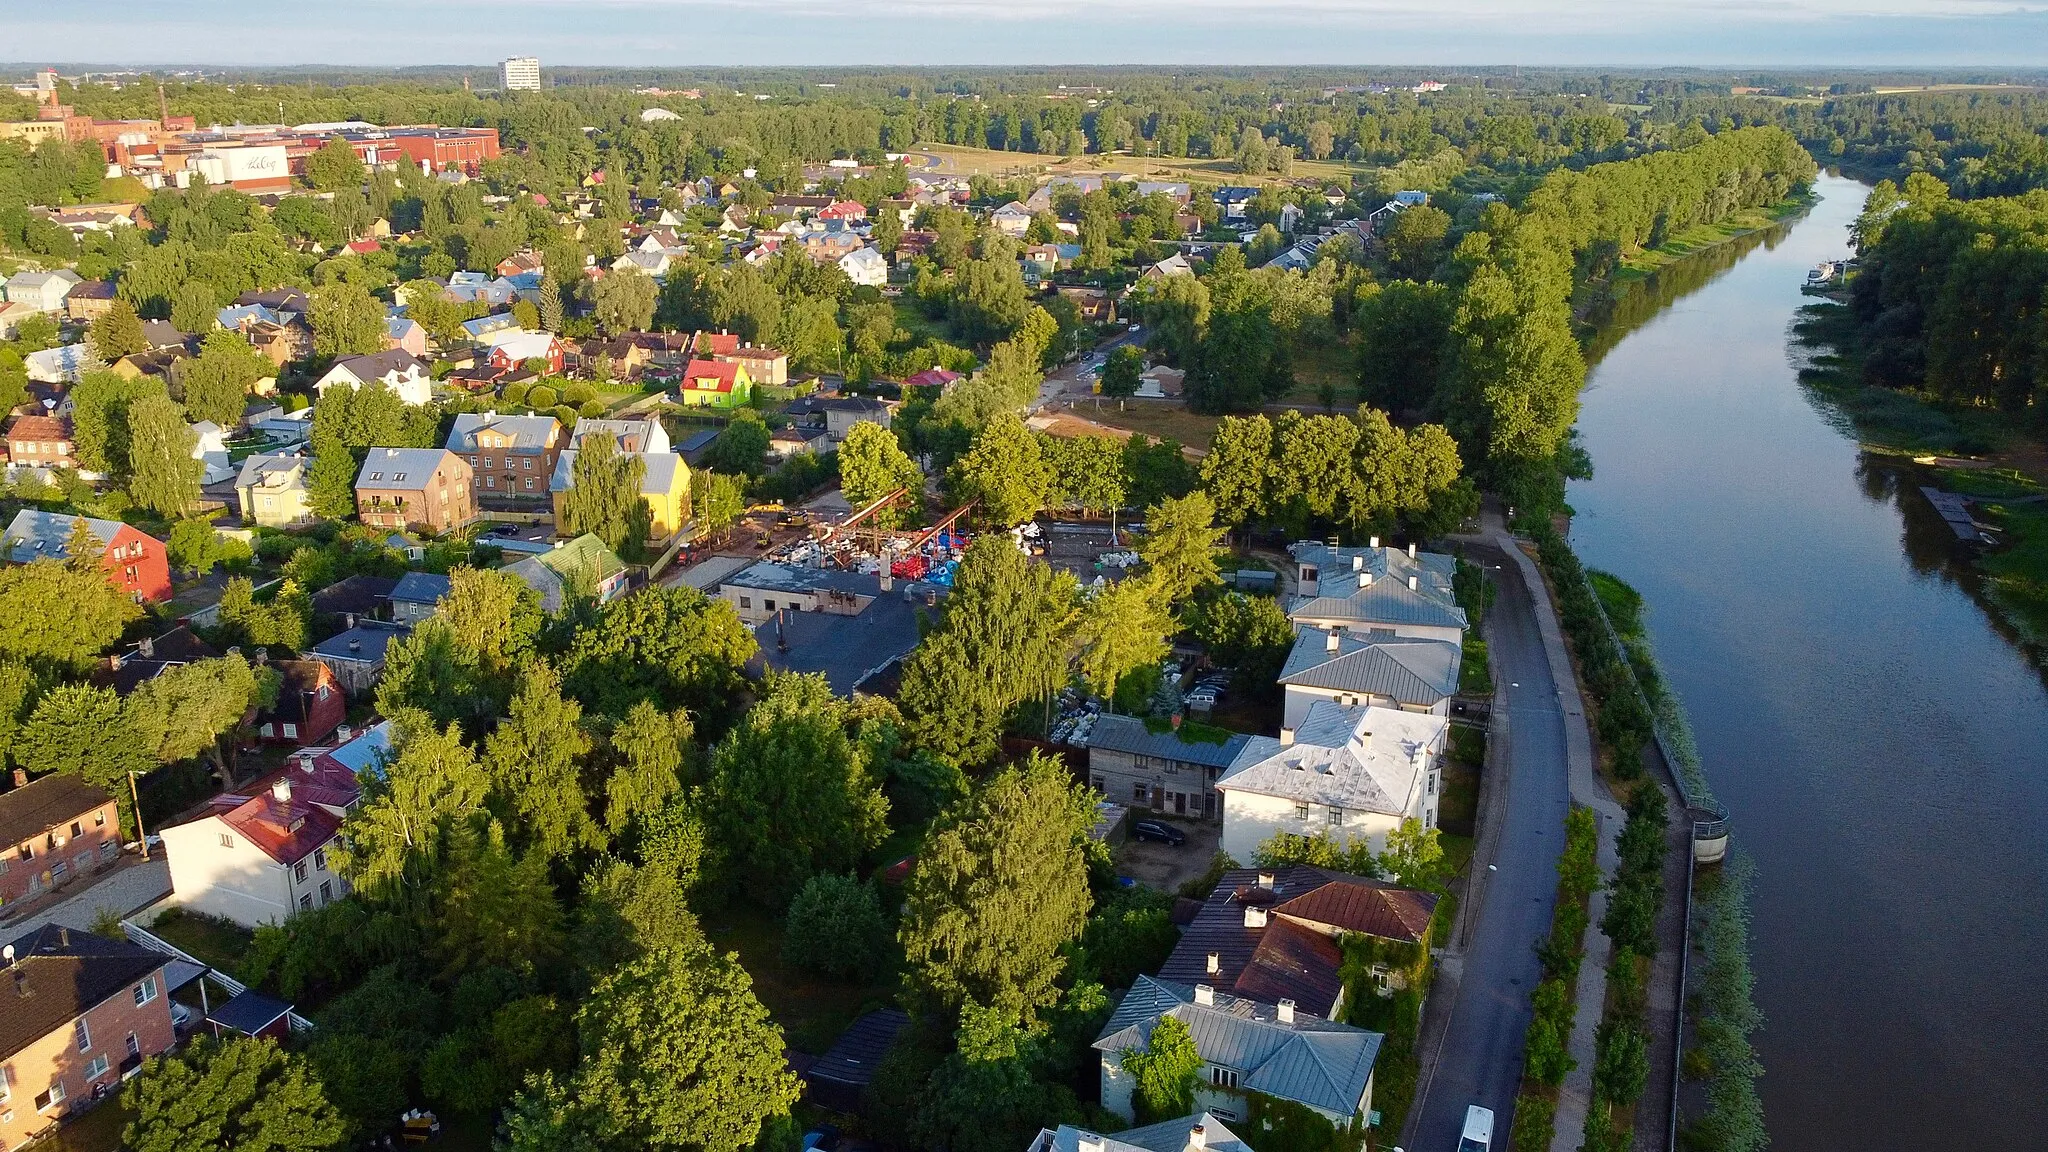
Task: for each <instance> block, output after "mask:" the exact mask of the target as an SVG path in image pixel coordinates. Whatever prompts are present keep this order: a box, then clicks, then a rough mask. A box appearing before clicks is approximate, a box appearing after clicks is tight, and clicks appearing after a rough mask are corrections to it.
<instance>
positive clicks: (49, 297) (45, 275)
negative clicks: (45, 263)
mask: <svg viewBox="0 0 2048 1152" xmlns="http://www.w3.org/2000/svg"><path fill="white" fill-rule="evenodd" d="M84 282H85V281H84V278H83V277H81V276H79V274H78V273H76V272H73V271H72V270H71V269H69V268H59V269H57V270H56V271H55V272H16V273H15V274H14V275H12V276H9V277H8V278H7V286H6V290H7V302H8V303H10V304H26V305H28V306H29V307H31V308H33V309H35V310H36V311H38V312H62V311H63V310H64V297H66V296H69V295H70V294H71V290H72V289H73V288H75V287H77V286H78V285H80V284H82V283H84Z"/></svg>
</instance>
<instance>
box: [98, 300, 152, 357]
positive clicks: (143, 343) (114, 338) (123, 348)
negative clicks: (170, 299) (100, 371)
mask: <svg viewBox="0 0 2048 1152" xmlns="http://www.w3.org/2000/svg"><path fill="white" fill-rule="evenodd" d="M86 343H87V344H88V345H90V346H91V348H92V354H93V357H94V358H95V359H97V360H98V361H99V362H100V363H102V364H112V363H113V362H114V361H116V360H119V359H120V358H121V357H123V356H127V355H131V354H133V353H136V352H142V351H146V350H148V348H149V338H148V337H146V336H144V335H143V334H142V317H140V316H137V315H136V314H135V309H134V308H133V307H132V306H130V305H129V303H128V302H127V301H126V300H116V301H114V302H113V304H112V305H111V306H109V307H108V308H107V310H106V311H105V312H103V313H101V314H100V317H99V319H97V320H94V321H93V322H92V329H91V331H90V332H89V334H88V335H87V337H86Z"/></svg>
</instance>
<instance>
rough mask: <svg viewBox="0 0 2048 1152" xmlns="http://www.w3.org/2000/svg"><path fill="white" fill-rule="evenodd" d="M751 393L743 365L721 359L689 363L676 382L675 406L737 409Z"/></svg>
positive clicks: (752, 389)
mask: <svg viewBox="0 0 2048 1152" xmlns="http://www.w3.org/2000/svg"><path fill="white" fill-rule="evenodd" d="M753 394H754V382H753V378H752V377H750V376H748V375H747V369H746V366H745V365H743V364H737V363H733V362H730V361H725V360H692V361H690V363H689V366H688V367H686V368H684V369H683V377H682V379H680V380H678V381H676V403H678V404H681V405H682V406H683V407H685V408H720V409H732V408H740V407H744V406H745V405H746V403H747V402H748V400H749V399H750V398H751V397H752V396H753Z"/></svg>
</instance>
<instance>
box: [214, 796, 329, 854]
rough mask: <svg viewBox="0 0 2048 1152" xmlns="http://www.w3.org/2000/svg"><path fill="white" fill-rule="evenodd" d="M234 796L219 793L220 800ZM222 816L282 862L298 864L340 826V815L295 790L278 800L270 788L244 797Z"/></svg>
mask: <svg viewBox="0 0 2048 1152" xmlns="http://www.w3.org/2000/svg"><path fill="white" fill-rule="evenodd" d="M230 798H231V797H226V796H222V797H216V798H215V800H214V803H215V804H217V805H218V804H221V803H222V802H223V801H226V800H228V799H230ZM219 815H220V818H221V819H222V820H223V821H225V822H226V823H227V825H228V826H229V827H231V828H233V829H235V830H236V831H237V832H240V833H241V834H242V835H243V836H246V837H248V839H249V842H250V843H251V844H254V845H256V847H258V848H260V849H262V850H263V854H264V855H266V856H268V857H270V858H271V859H272V860H275V861H277V862H278V863H279V864H296V863H298V862H299V861H301V860H303V859H305V858H306V857H308V856H310V855H312V854H313V850H314V849H315V848H319V847H322V846H323V845H325V844H326V843H327V842H328V841H329V840H332V839H334V834H335V833H336V832H338V831H340V830H341V819H340V818H339V817H337V816H335V815H334V814H332V813H330V812H328V811H327V810H326V809H325V808H322V807H320V806H319V805H318V804H315V803H314V802H313V801H312V800H311V799H309V798H308V797H305V796H301V795H298V794H297V793H296V791H294V792H293V793H292V794H291V795H289V796H287V797H286V798H285V799H283V800H279V799H278V798H277V797H276V796H274V795H273V794H272V793H270V792H269V791H267V790H266V791H265V792H263V793H262V794H261V795H259V796H256V797H255V798H253V799H249V800H244V801H243V802H242V803H241V804H239V805H236V806H235V807H234V808H232V809H229V810H228V811H225V812H221V813H220V814H219Z"/></svg>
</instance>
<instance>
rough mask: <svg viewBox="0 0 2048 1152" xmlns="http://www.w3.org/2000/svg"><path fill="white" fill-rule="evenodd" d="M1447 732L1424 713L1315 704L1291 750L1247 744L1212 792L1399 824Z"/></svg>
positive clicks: (1260, 741)
mask: <svg viewBox="0 0 2048 1152" xmlns="http://www.w3.org/2000/svg"><path fill="white" fill-rule="evenodd" d="M1448 724H1449V721H1447V720H1445V719H1444V718H1443V717H1441V716H1433V715H1430V714H1429V713H1426V712H1403V711H1401V710H1400V709H1398V708H1379V707H1352V708H1347V707H1345V706H1343V705H1342V704H1339V703H1337V702H1336V701H1334V700H1319V701H1317V702H1316V703H1315V704H1313V705H1311V706H1310V707H1309V710H1308V716H1307V717H1306V718H1305V719H1303V720H1302V722H1301V727H1299V728H1297V729H1296V730H1295V733H1294V743H1292V744H1282V743H1280V741H1278V740H1275V739H1273V738H1272V737H1271V736H1254V737H1252V738H1251V739H1250V740H1248V741H1246V743H1245V746H1244V749H1243V750H1242V751H1240V752H1239V753H1238V755H1237V759H1236V761H1235V762H1233V763H1232V764H1231V766H1230V770H1229V771H1228V772H1225V773H1224V774H1223V778H1222V779H1220V780H1218V781H1217V782H1216V787H1217V788H1219V789H1222V790H1223V791H1226V792H1227V791H1231V790H1233V789H1235V790H1239V791H1244V792H1255V793H1257V794H1259V795H1262V796H1280V797H1285V798H1287V799H1290V800H1296V801H1305V802H1307V803H1311V804H1325V805H1329V806H1332V807H1337V808H1346V809H1351V810H1353V811H1361V812H1379V813H1384V814H1387V815H1392V816H1406V815H1408V813H1409V810H1410V808H1411V806H1412V805H1411V800H1412V798H1413V797H1414V795H1415V790H1416V789H1417V788H1419V787H1421V777H1422V770H1423V764H1424V763H1426V762H1427V759H1428V754H1429V753H1430V752H1431V751H1433V750H1434V749H1436V748H1437V747H1439V746H1440V745H1441V741H1442V739H1443V735H1444V730H1445V728H1446V727H1447V726H1448Z"/></svg>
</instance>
